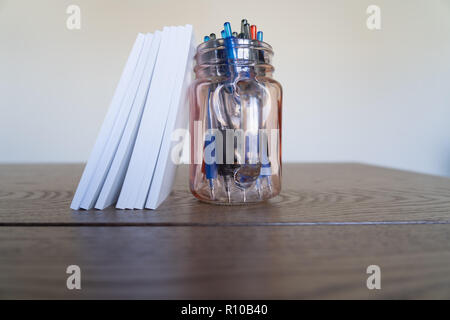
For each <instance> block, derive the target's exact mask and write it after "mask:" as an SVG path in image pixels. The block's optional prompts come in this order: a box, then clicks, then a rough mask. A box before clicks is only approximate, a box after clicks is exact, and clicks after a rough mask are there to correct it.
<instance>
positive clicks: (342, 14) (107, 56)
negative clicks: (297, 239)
mask: <svg viewBox="0 0 450 320" xmlns="http://www.w3.org/2000/svg"><path fill="white" fill-rule="evenodd" d="M70 4H76V5H79V6H80V8H81V30H74V31H70V30H68V29H67V28H66V19H67V17H68V14H66V8H67V6H69V5H70ZM370 4H375V5H378V6H380V8H381V17H382V25H381V26H382V29H381V30H379V31H370V30H368V29H367V27H366V19H367V17H368V15H367V14H366V9H367V7H368V6H369V5H370ZM244 17H246V18H248V19H249V21H250V22H251V23H255V24H257V25H259V26H260V27H261V28H262V29H263V31H264V36H265V40H266V41H267V42H269V43H270V44H271V45H272V46H273V47H274V50H275V61H274V65H275V68H276V72H275V78H276V79H277V80H279V81H280V82H281V84H282V85H283V87H284V105H283V108H284V110H283V159H284V161H287V162H293V161H308V162H310V161H320V162H329V161H354V162H364V163H370V164H377V165H383V166H389V167H395V168H401V169H406V170H414V171H419V172H426V173H432V174H439V175H447V176H450V0H441V1H439V0H390V1H380V0H376V1H375V0H372V1H365V0H345V1H344V0H342V1H337V0H328V1H327V0H321V1H317V0H315V1H312V0H308V1H298V0H272V1H266V0H257V1H253V0H245V1H242V0H239V1H236V0H228V1H213V0H196V1H175V0H146V1H144V0H143V1H138V0H128V1H118V0H116V1H113V0H111V1H106V0H101V1H100V0H77V1H75V0H74V1H61V0H53V1H44V0H39V1H24V0H10V1H5V0H0V162H79V161H86V160H87V158H88V156H89V153H90V150H91V148H92V146H93V144H94V142H95V138H96V135H97V133H98V130H99V128H100V125H101V123H102V121H103V117H104V115H105V113H106V110H107V107H108V104H109V102H110V99H111V97H112V95H113V92H114V89H115V86H116V84H117V82H118V80H119V77H120V74H121V71H122V68H123V66H124V64H125V61H126V58H127V56H128V54H129V51H130V49H131V46H132V44H133V42H134V40H135V37H136V34H137V32H152V31H154V30H156V29H158V28H162V27H163V26H164V25H182V24H186V23H190V24H192V25H193V26H194V29H195V32H196V34H197V39H198V40H200V39H201V38H202V37H203V35H204V34H209V33H210V32H216V33H219V32H220V30H221V25H222V24H223V22H224V21H231V22H232V25H233V26H234V27H237V26H238V25H239V22H240V19H241V18H244Z"/></svg>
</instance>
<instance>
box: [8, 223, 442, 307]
mask: <svg viewBox="0 0 450 320" xmlns="http://www.w3.org/2000/svg"><path fill="white" fill-rule="evenodd" d="M0 251H1V252H2V254H1V255H0V284H1V285H0V298H10V299H13V298H25V299H27V298H44V299H52V298H64V299H66V298H67V299H72V298H73V299H75V298H87V299H90V298H107V299H110V298H112V299H118V298H125V299H128V298H152V299H201V298H204V299H212V298H215V299H222V298H223V299H227V298H232V299H240V298H243V299H246V298H253V299H266V298H275V299H282V298H285V299H301V298H308V299H314V298H321V299H344V298H356V299H366V298H370V299H384V298H393V299H400V298H405V299H409V298H415V299H417V298H437V299H440V298H450V272H449V265H450V225H400V226H399V225H387V226H386V225H372V226H314V227H310V226H271V227H115V228H111V227H96V228H92V227H1V228H0ZM72 264H77V265H79V266H80V268H81V279H82V280H81V281H82V285H81V290H67V288H66V279H67V276H68V275H67V274H66V272H65V271H66V268H67V266H68V265H72ZM372 264H376V265H378V266H380V268H381V290H368V289H367V287H366V280H367V277H368V276H369V275H368V274H366V269H367V267H368V266H369V265H372Z"/></svg>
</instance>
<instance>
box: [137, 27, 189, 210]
mask: <svg viewBox="0 0 450 320" xmlns="http://www.w3.org/2000/svg"><path fill="white" fill-rule="evenodd" d="M185 34H186V36H185V37H184V38H183V47H182V48H181V51H182V52H183V54H184V55H183V57H182V60H181V61H180V65H179V67H178V71H177V76H176V79H175V88H174V92H173V94H172V100H171V103H170V108H169V114H168V117H167V122H166V127H165V130H164V136H163V139H162V143H161V149H160V151H159V155H158V159H157V162H156V168H155V171H154V174H153V178H152V181H151V185H150V189H149V192H148V196H147V202H146V205H145V207H146V208H148V209H156V208H157V207H158V206H159V205H160V204H161V203H162V202H163V201H164V200H165V199H166V198H167V196H168V195H169V194H170V192H171V191H172V186H173V181H174V178H175V173H176V164H175V163H174V161H173V159H172V156H171V152H172V149H173V147H174V146H175V144H176V143H179V142H176V141H172V133H173V132H174V130H176V129H187V124H188V119H189V106H188V103H187V102H188V87H189V84H190V80H191V79H192V64H193V58H194V53H195V40H194V34H193V32H192V27H191V26H186V30H185Z"/></svg>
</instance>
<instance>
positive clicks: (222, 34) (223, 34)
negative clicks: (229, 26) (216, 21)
mask: <svg viewBox="0 0 450 320" xmlns="http://www.w3.org/2000/svg"><path fill="white" fill-rule="evenodd" d="M220 34H221V36H222V38H223V39H225V38H226V37H225V31H224V30H222V31H220Z"/></svg>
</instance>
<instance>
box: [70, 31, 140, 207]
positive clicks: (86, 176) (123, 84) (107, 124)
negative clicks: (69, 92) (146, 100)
mask: <svg viewBox="0 0 450 320" xmlns="http://www.w3.org/2000/svg"><path fill="white" fill-rule="evenodd" d="M144 38H145V37H144V35H143V34H139V35H138V36H137V39H136V41H135V43H134V45H133V48H132V50H131V53H130V55H129V57H128V60H127V63H126V65H125V68H124V70H123V72H122V75H121V77H120V80H119V83H118V85H117V88H116V91H115V92H114V96H113V98H112V100H111V103H110V105H109V109H108V112H107V114H106V117H105V120H104V121H103V124H102V127H101V129H100V133H99V135H98V137H97V140H96V142H95V145H94V148H93V150H92V152H91V155H90V157H89V160H88V163H87V164H86V167H85V168H84V171H83V174H82V176H81V179H80V182H79V184H78V187H77V190H76V192H75V195H74V197H73V200H72V203H71V205H70V207H71V208H72V209H74V210H78V209H80V204H81V201H82V199H83V197H84V195H85V194H86V190H87V187H88V185H89V183H90V180H91V178H92V175H93V173H94V171H95V169H96V168H97V165H98V162H99V159H100V157H101V155H102V153H103V150H104V148H105V145H106V141H107V140H108V139H109V137H110V134H111V131H112V128H113V126H114V123H115V121H116V119H117V116H118V113H119V110H120V107H121V104H122V100H123V99H124V96H125V92H126V90H127V88H128V86H129V84H130V82H131V78H132V76H133V74H134V71H135V68H136V65H137V62H138V59H139V57H140V53H141V51H142V49H143V46H144Z"/></svg>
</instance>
